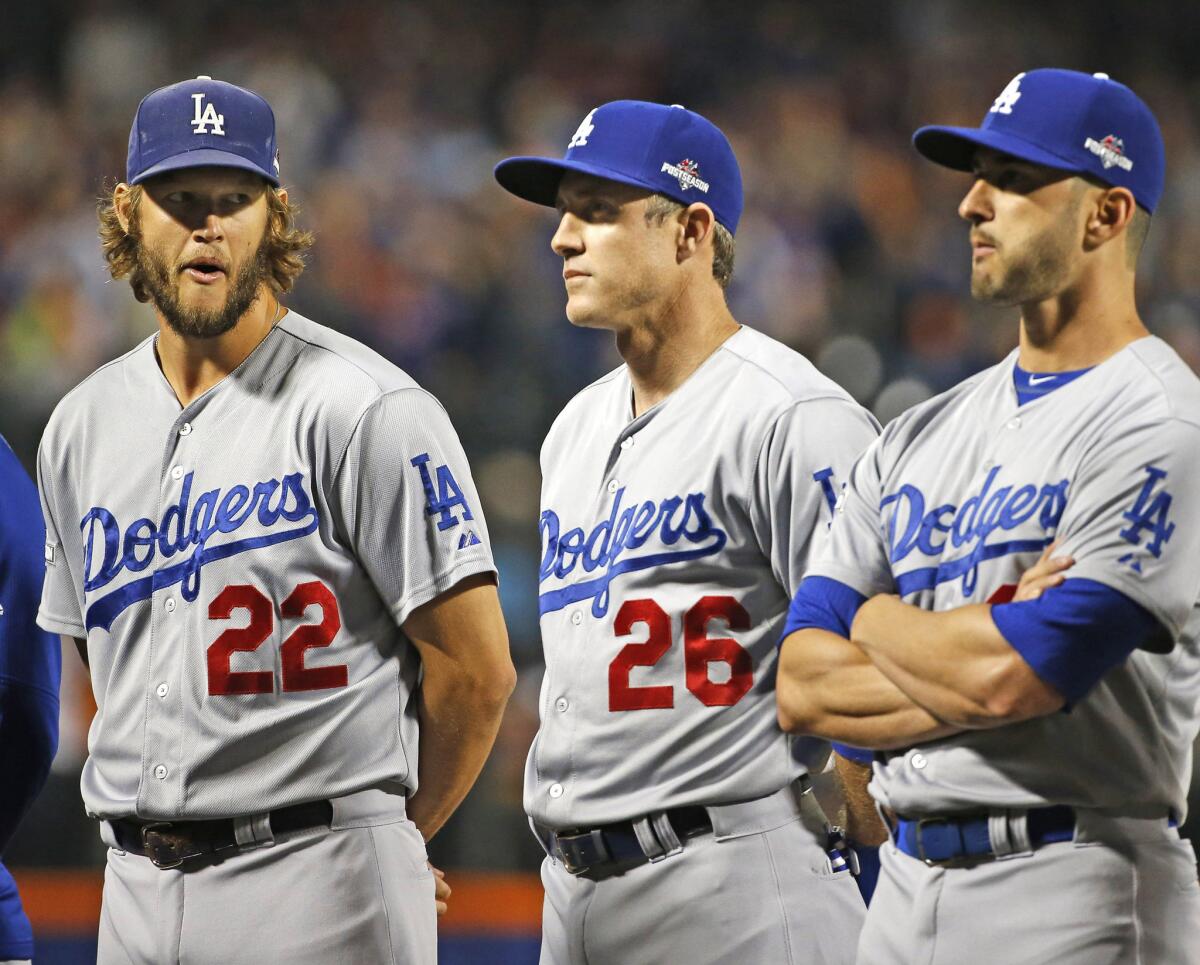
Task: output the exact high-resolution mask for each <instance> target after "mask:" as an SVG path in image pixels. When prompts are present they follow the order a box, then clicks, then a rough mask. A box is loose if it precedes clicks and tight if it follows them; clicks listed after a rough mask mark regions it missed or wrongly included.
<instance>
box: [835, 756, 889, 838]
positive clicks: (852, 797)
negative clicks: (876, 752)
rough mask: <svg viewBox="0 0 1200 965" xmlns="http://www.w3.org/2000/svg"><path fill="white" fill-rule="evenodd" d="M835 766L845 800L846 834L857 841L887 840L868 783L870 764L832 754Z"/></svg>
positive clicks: (869, 779) (885, 831) (885, 829)
mask: <svg viewBox="0 0 1200 965" xmlns="http://www.w3.org/2000/svg"><path fill="white" fill-rule="evenodd" d="M834 767H835V768H836V770H837V775H838V780H839V781H840V783H841V785H842V794H843V796H844V797H845V799H846V837H848V838H850V839H851V840H852V841H857V842H858V843H859V844H867V845H878V844H883V842H884V841H886V840H887V836H888V833H887V828H885V827H884V826H883V821H881V820H880V818H879V812H878V811H876V810H875V802H874V800H872V798H871V795H870V792H868V791H867V785H868V784H869V783H870V781H871V766H870V765H869V764H859V763H858V762H857V761H851V760H847V759H846V758H844V757H842V756H840V755H835V756H834Z"/></svg>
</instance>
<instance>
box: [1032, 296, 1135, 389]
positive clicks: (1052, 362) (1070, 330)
mask: <svg viewBox="0 0 1200 965" xmlns="http://www.w3.org/2000/svg"><path fill="white" fill-rule="evenodd" d="M1148 334H1149V332H1147V330H1146V326H1145V325H1143V324H1142V320H1141V318H1139V317H1138V312H1137V306H1136V305H1135V304H1134V292H1133V282H1132V279H1131V280H1130V281H1129V284H1128V285H1124V284H1122V285H1121V286H1120V287H1118V286H1117V285H1114V284H1096V285H1086V284H1081V285H1079V286H1078V287H1075V288H1072V289H1070V290H1068V291H1065V292H1062V293H1060V294H1058V295H1055V296H1054V297H1053V298H1049V299H1046V300H1044V301H1040V302H1032V303H1029V304H1025V305H1022V306H1021V340H1020V355H1019V358H1018V364H1019V365H1020V366H1021V368H1023V369H1025V370H1026V371H1028V372H1069V371H1072V370H1074V369H1086V368H1090V367H1091V366H1093V365H1099V364H1100V363H1101V362H1103V361H1104V360H1105V359H1107V358H1108V357H1109V356H1111V355H1114V354H1116V353H1117V352H1119V351H1120V350H1121V349H1123V348H1124V347H1125V346H1126V345H1128V344H1129V343H1130V342H1133V341H1136V340H1137V339H1139V338H1143V337H1145V336H1146V335H1148Z"/></svg>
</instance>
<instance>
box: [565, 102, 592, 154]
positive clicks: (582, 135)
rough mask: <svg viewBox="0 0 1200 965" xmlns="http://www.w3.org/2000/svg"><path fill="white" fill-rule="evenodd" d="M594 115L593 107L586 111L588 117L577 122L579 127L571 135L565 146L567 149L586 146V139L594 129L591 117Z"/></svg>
mask: <svg viewBox="0 0 1200 965" xmlns="http://www.w3.org/2000/svg"><path fill="white" fill-rule="evenodd" d="M595 113H596V108H594V107H593V108H592V109H591V110H590V111H588V116H587V117H585V118H584V119H583V120H582V121H580V122H579V127H578V128H577V129H576V130H575V133H574V134H572V135H571V140H570V142H569V143H568V144H567V148H568V149H570V148H573V147H585V146H586V145H587V142H588V138H589V137H590V136H591V133H592V131H594V130H595V129H596V125H595V124H593V123H592V115H593V114H595Z"/></svg>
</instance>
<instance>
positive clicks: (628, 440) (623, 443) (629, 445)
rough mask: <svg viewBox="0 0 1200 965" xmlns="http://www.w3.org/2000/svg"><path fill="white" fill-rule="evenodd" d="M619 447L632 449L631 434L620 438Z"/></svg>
mask: <svg viewBox="0 0 1200 965" xmlns="http://www.w3.org/2000/svg"><path fill="white" fill-rule="evenodd" d="M621 448H622V449H632V448H633V436H627V437H626V438H624V439H622V440H621Z"/></svg>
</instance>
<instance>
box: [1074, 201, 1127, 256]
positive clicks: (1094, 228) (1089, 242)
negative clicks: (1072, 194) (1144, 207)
mask: <svg viewBox="0 0 1200 965" xmlns="http://www.w3.org/2000/svg"><path fill="white" fill-rule="evenodd" d="M1136 213H1137V201H1135V200H1134V197H1133V192H1132V191H1130V190H1129V189H1128V188H1108V189H1107V190H1105V191H1103V192H1101V194H1100V195H1099V197H1097V198H1096V200H1095V202H1094V204H1093V206H1092V210H1091V212H1090V213H1089V215H1088V220H1087V224H1086V225H1084V244H1085V246H1086V247H1087V248H1088V249H1089V250H1090V249H1093V248H1099V247H1100V246H1101V245H1104V244H1107V243H1108V242H1109V241H1112V240H1113V239H1114V238H1117V237H1119V236H1122V235H1124V233H1125V230H1126V229H1127V228H1128V227H1129V224H1130V222H1131V221H1133V216H1134V214H1136Z"/></svg>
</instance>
